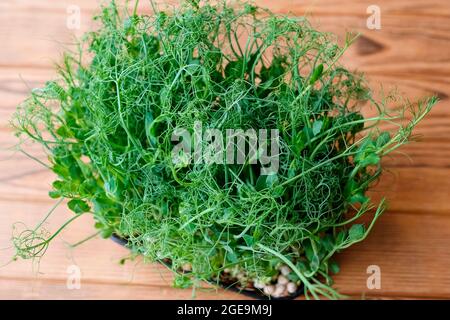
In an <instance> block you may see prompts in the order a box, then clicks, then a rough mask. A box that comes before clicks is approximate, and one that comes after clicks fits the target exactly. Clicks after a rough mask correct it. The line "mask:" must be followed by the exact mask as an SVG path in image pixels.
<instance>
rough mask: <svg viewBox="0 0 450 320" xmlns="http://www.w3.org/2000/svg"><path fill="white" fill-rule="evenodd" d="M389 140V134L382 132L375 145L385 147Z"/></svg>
mask: <svg viewBox="0 0 450 320" xmlns="http://www.w3.org/2000/svg"><path fill="white" fill-rule="evenodd" d="M390 140H391V135H390V134H389V132H386V131H385V132H382V133H381V134H380V135H379V136H378V138H377V142H376V145H377V147H383V146H385V145H386V144H387V143H388V142H389V141H390Z"/></svg>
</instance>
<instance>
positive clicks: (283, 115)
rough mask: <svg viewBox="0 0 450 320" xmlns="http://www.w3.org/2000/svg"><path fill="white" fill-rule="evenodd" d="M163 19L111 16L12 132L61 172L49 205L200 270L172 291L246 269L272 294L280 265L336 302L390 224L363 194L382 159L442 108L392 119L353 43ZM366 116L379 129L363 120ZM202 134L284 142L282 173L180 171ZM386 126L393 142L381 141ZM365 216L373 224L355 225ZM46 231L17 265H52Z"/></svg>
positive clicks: (259, 20) (23, 244)
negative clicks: (192, 141) (345, 253)
mask: <svg viewBox="0 0 450 320" xmlns="http://www.w3.org/2000/svg"><path fill="white" fill-rule="evenodd" d="M155 9H156V13H155V14H154V15H151V16H145V15H138V14H137V13H136V10H135V11H134V12H131V13H130V12H124V13H119V11H120V10H119V9H118V8H117V6H116V4H115V3H114V2H112V3H111V5H110V6H108V7H105V8H103V11H102V13H101V14H100V15H99V16H98V18H97V19H98V21H100V22H101V24H102V25H101V27H100V28H99V29H98V31H95V32H92V33H89V34H87V36H86V37H85V38H84V39H83V41H82V43H81V45H80V50H79V52H76V53H71V54H67V55H66V56H65V60H64V64H63V66H61V67H60V68H59V71H60V75H61V77H60V79H59V80H57V81H52V82H48V83H47V85H46V86H45V87H44V88H42V89H36V90H33V92H32V94H31V97H30V98H29V99H28V100H27V101H25V102H24V103H23V104H22V105H21V106H20V107H19V109H18V112H17V114H16V116H15V119H14V126H15V128H16V129H17V132H18V134H19V135H20V136H21V137H22V139H23V141H26V140H29V139H31V140H34V141H37V142H38V143H40V144H42V145H43V146H44V148H45V150H46V151H47V152H48V155H49V159H50V165H49V168H50V169H51V170H53V172H54V173H56V175H57V180H56V181H55V182H54V183H53V190H52V191H51V192H50V196H51V197H52V198H62V199H68V200H69V202H68V207H69V208H70V209H71V210H72V211H73V212H74V213H75V215H74V218H72V219H71V220H70V221H68V223H70V222H71V221H72V220H73V219H76V218H77V217H79V216H81V215H83V214H84V213H88V212H89V213H91V214H92V215H93V216H94V217H95V220H96V222H97V223H96V228H98V229H99V230H100V232H101V233H102V235H103V236H104V237H109V236H110V235H111V234H113V233H115V234H118V235H120V236H121V237H124V238H126V239H128V241H129V246H130V247H131V248H132V249H133V250H134V252H136V253H138V254H141V255H143V256H145V257H147V258H149V259H151V260H160V259H166V258H168V259H170V260H171V262H172V267H173V269H174V270H179V268H180V267H181V266H183V265H185V264H186V263H189V264H191V265H192V273H189V274H180V275H179V276H178V277H177V278H176V280H175V283H176V285H178V286H186V285H190V284H192V283H194V284H195V281H194V282H193V280H206V281H211V280H212V279H219V275H220V274H221V272H222V271H223V270H224V269H225V268H235V269H239V270H245V278H243V279H241V281H242V282H244V284H245V282H246V281H252V280H253V279H258V280H260V281H263V282H268V281H270V279H271V277H272V276H274V275H275V274H276V273H277V272H278V271H277V266H278V265H279V264H285V265H288V266H289V267H290V268H291V269H292V270H293V273H292V274H291V275H290V278H291V280H293V281H297V283H300V282H301V283H303V285H304V288H305V294H306V295H307V296H308V297H310V296H312V297H316V298H317V297H318V296H325V297H329V298H336V297H338V294H337V293H336V292H335V291H334V290H333V289H332V288H331V278H330V276H329V274H330V272H331V271H337V270H338V267H337V265H336V264H335V263H334V262H333V261H332V260H331V258H332V256H333V255H334V254H335V253H336V252H338V251H340V250H342V249H345V248H347V247H349V246H350V245H352V244H353V243H356V242H359V241H361V240H363V239H364V238H365V237H366V236H367V234H368V232H369V231H370V229H371V227H372V226H373V223H374V222H375V221H376V219H377V218H378V217H379V216H380V214H381V213H382V212H383V211H384V209H385V206H384V201H382V202H381V203H380V204H373V203H372V202H371V200H370V199H369V198H368V197H367V195H366V191H367V189H368V187H369V186H370V185H371V183H373V182H374V181H376V180H377V179H378V177H379V175H380V174H381V172H382V168H381V164H380V159H381V158H382V157H383V156H385V155H387V154H388V153H390V152H392V151H394V150H395V149H396V148H398V147H399V146H400V145H402V144H404V143H406V142H407V141H408V140H409V138H410V135H411V131H412V129H413V127H414V126H415V125H416V124H417V122H418V121H420V120H421V119H422V118H423V117H424V116H425V114H426V113H427V112H428V111H429V110H430V109H431V107H432V105H434V103H435V99H430V100H427V101H423V102H422V103H419V105H418V106H416V107H415V109H411V110H412V118H411V119H410V121H406V122H405V121H403V120H402V119H403V118H404V117H403V111H404V110H402V111H400V112H397V113H395V114H393V113H389V112H387V111H386V108H385V105H384V104H383V103H377V102H376V101H374V100H373V99H372V97H371V94H370V91H369V90H368V89H367V87H366V85H365V83H364V81H363V79H362V78H361V76H360V75H358V74H354V73H351V72H349V71H348V70H346V69H345V68H343V67H342V66H340V65H339V64H338V59H339V58H340V56H341V55H342V54H343V52H344V51H345V49H346V48H347V47H348V45H350V43H351V41H352V38H351V37H350V36H349V38H348V39H347V41H346V43H345V45H344V47H343V48H341V47H339V46H338V45H337V44H336V41H335V40H333V38H332V37H331V36H330V35H329V34H325V33H321V32H318V31H315V30H314V29H312V28H311V27H310V25H309V24H308V22H307V21H306V20H305V18H292V17H287V16H280V15H274V14H272V13H270V12H267V11H264V10H261V9H259V8H256V7H254V6H252V5H249V4H242V5H241V6H240V7H239V8H238V9H233V8H232V7H230V6H227V5H226V4H224V3H221V4H219V5H217V6H213V5H208V4H205V5H199V4H198V3H196V2H192V1H191V2H190V4H184V5H182V6H181V7H180V8H178V9H174V11H173V12H172V11H171V12H164V11H161V10H158V9H157V8H155ZM240 39H243V40H242V41H240ZM362 103H366V107H367V108H371V110H372V113H374V112H375V113H376V114H375V116H373V117H371V118H364V117H363V116H362V114H361V112H360V109H359V108H360V106H361V104H362ZM405 109H406V107H405ZM414 110H415V111H414ZM194 121H202V122H203V124H204V125H205V126H206V127H208V128H217V129H220V130H222V131H224V132H225V130H226V129H238V128H240V129H244V130H245V129H249V128H256V129H259V128H264V129H278V130H279V132H280V168H279V170H278V173H277V174H275V175H269V176H264V175H261V174H260V167H259V165H258V164H251V163H249V161H247V162H246V163H245V164H233V165H228V164H225V165H224V164H212V165H206V164H189V163H184V164H177V165H176V164H174V163H173V161H172V155H171V151H172V149H173V146H174V143H173V142H172V141H171V135H172V133H173V130H174V128H177V127H182V128H189V129H192V128H193V127H194ZM382 122H386V123H389V124H391V125H394V126H395V129H394V130H390V131H380V129H378V128H379V127H380V124H381V123H382ZM366 214H368V215H372V216H371V223H370V224H369V225H367V226H364V225H363V224H353V222H355V220H357V219H358V218H359V217H361V216H363V215H366ZM39 227H41V226H38V228H36V229H33V230H25V231H23V230H22V231H19V232H17V233H16V234H15V237H14V239H13V240H14V243H15V246H16V248H17V255H18V256H20V257H23V258H35V257H40V256H41V255H42V254H43V253H44V252H45V250H46V249H47V246H48V244H49V242H50V240H51V239H53V237H54V235H55V234H54V235H53V236H51V237H50V238H49V237H48V236H45V235H44V234H43V233H42V232H41V231H40V228H39ZM64 227H65V226H64ZM58 232H59V231H58ZM58 232H57V233H58ZM57 233H56V234H57Z"/></svg>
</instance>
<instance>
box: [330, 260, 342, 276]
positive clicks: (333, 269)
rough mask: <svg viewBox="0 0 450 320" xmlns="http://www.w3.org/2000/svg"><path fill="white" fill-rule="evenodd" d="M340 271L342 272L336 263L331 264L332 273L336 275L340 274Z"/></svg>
mask: <svg viewBox="0 0 450 320" xmlns="http://www.w3.org/2000/svg"><path fill="white" fill-rule="evenodd" d="M340 270H341V268H339V265H338V264H337V262H336V261H331V262H330V271H331V272H333V273H334V274H336V273H339V271H340Z"/></svg>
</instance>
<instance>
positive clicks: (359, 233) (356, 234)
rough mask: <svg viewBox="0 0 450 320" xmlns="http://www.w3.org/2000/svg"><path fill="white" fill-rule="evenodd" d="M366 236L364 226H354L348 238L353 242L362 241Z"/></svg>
mask: <svg viewBox="0 0 450 320" xmlns="http://www.w3.org/2000/svg"><path fill="white" fill-rule="evenodd" d="M364 234H365V227H364V225H362V224H354V225H352V227H351V228H350V230H349V231H348V237H349V239H350V240H351V241H357V240H360V239H361V238H362V237H364Z"/></svg>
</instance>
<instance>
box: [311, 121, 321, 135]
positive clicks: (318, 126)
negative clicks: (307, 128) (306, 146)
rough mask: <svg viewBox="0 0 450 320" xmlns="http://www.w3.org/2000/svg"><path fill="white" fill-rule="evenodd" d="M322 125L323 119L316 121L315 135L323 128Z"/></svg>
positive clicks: (313, 127) (313, 129) (313, 130)
mask: <svg viewBox="0 0 450 320" xmlns="http://www.w3.org/2000/svg"><path fill="white" fill-rule="evenodd" d="M322 125H323V121H321V120H317V121H314V123H313V126H312V132H313V134H314V135H315V136H317V135H318V134H319V133H320V131H321V130H322Z"/></svg>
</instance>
